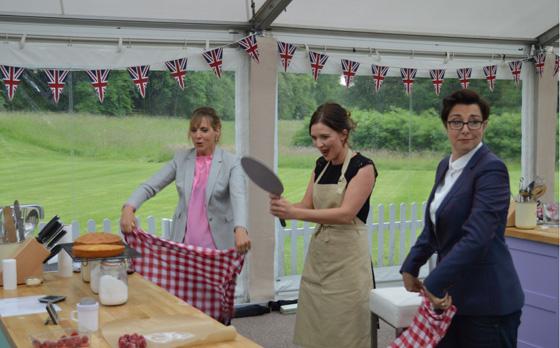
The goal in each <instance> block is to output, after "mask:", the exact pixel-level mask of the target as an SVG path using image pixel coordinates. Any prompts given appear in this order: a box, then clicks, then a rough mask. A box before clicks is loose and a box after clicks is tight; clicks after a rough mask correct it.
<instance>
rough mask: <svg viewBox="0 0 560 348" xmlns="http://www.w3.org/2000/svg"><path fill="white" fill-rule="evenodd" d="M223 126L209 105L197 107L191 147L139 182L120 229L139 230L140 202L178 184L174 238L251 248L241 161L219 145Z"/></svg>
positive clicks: (193, 120)
mask: <svg viewBox="0 0 560 348" xmlns="http://www.w3.org/2000/svg"><path fill="white" fill-rule="evenodd" d="M220 133H221V122H220V119H219V117H218V116H217V114H216V111H215V110H214V109H213V108H210V107H201V108H198V109H196V110H195V111H194V112H193V114H192V117H191V121H190V129H189V137H190V139H191V141H192V143H193V145H194V147H193V148H192V149H189V150H180V151H177V152H176V153H175V156H174V157H173V159H172V160H171V161H170V162H168V163H167V164H166V165H165V166H164V167H163V168H162V169H161V170H160V171H159V172H158V173H156V174H155V175H154V176H152V177H151V178H150V179H149V180H148V181H146V182H144V183H143V184H141V185H140V186H139V187H138V188H137V189H136V190H135V191H134V192H133V193H132V195H131V196H130V198H129V199H128V201H127V202H126V204H125V205H124V206H123V209H122V213H121V230H122V231H123V233H129V232H130V231H132V229H133V228H134V227H135V218H134V213H135V212H136V210H137V209H138V208H140V206H141V205H142V203H144V202H145V201H146V200H148V199H150V198H151V197H153V196H155V195H156V194H157V193H158V192H159V191H161V190H162V189H163V188H165V187H166V186H167V185H169V184H170V183H171V182H172V181H175V186H176V188H177V193H178V194H179V202H178V204H177V208H176V209H175V214H174V215H173V225H172V229H171V235H170V236H166V237H167V238H169V239H170V240H173V241H175V242H181V243H188V244H192V245H197V246H204V247H209V248H215V249H228V248H232V247H235V248H236V249H237V251H239V252H242V253H245V252H247V251H248V250H249V249H250V248H251V240H250V239H249V236H248V233H247V227H246V226H247V210H246V209H247V208H246V207H247V205H246V189H245V176H244V174H243V170H242V168H241V165H240V162H239V158H237V156H235V155H233V154H231V153H229V152H226V151H224V150H222V149H221V148H219V147H218V146H217V143H218V141H219V138H220Z"/></svg>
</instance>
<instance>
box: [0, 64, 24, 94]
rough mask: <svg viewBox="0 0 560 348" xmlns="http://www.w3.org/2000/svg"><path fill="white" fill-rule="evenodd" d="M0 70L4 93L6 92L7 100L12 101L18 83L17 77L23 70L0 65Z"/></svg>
mask: <svg viewBox="0 0 560 348" xmlns="http://www.w3.org/2000/svg"><path fill="white" fill-rule="evenodd" d="M0 70H1V71H2V80H3V81H4V85H5V86H6V91H7V92H8V99H9V100H10V101H12V99H14V95H16V89H17V87H18V85H19V83H20V79H19V77H20V76H21V74H23V71H24V70H25V69H24V68H18V67H17V66H7V65H0Z"/></svg>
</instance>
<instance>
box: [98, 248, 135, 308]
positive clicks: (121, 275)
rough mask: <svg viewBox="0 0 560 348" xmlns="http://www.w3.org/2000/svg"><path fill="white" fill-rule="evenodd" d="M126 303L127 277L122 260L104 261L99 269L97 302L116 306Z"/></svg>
mask: <svg viewBox="0 0 560 348" xmlns="http://www.w3.org/2000/svg"><path fill="white" fill-rule="evenodd" d="M126 301H128V275H127V274H126V262H125V261H124V260H122V259H112V260H104V261H102V262H101V267H100V269H99V302H101V304H102V305H105V306H116V305H120V304H123V303H126Z"/></svg>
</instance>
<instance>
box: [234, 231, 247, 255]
mask: <svg viewBox="0 0 560 348" xmlns="http://www.w3.org/2000/svg"><path fill="white" fill-rule="evenodd" d="M233 233H234V234H235V248H236V249H237V252H238V253H241V254H245V253H246V252H248V251H249V250H251V239H249V233H248V232H247V230H246V229H244V228H243V227H236V228H235V231H234V232H233Z"/></svg>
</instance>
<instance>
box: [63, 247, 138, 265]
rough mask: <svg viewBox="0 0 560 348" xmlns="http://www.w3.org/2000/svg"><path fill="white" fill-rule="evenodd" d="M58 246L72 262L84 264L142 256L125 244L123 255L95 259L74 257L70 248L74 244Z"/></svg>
mask: <svg viewBox="0 0 560 348" xmlns="http://www.w3.org/2000/svg"><path fill="white" fill-rule="evenodd" d="M58 245H60V247H61V248H62V249H64V250H65V251H66V252H67V253H68V255H70V257H71V258H72V260H74V262H86V261H95V260H109V259H111V260H113V259H128V258H132V257H140V256H142V254H140V253H139V252H138V251H136V249H133V248H131V247H129V246H128V245H126V244H125V245H124V251H123V253H122V254H120V255H117V256H110V257H97V258H89V257H77V256H74V254H73V253H72V246H73V245H74V243H63V244H58Z"/></svg>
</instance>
